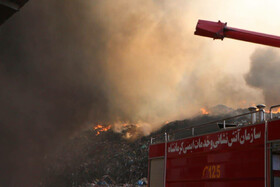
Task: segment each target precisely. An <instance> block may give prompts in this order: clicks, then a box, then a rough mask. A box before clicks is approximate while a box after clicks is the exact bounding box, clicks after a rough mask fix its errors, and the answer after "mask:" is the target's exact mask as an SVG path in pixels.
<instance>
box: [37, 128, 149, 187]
mask: <svg viewBox="0 0 280 187" xmlns="http://www.w3.org/2000/svg"><path fill="white" fill-rule="evenodd" d="M131 128H133V126H131ZM97 130H98V129H97ZM128 131H130V132H133V131H134V129H129V128H128V129H127V130H126V131H123V132H122V133H114V132H113V131H112V129H109V130H107V131H102V132H101V131H96V130H94V129H91V130H87V131H84V132H83V133H81V134H80V135H79V136H77V137H75V138H73V139H71V140H70V141H69V142H68V143H66V144H64V145H63V146H61V147H60V148H59V149H58V150H57V152H56V154H55V155H52V156H49V157H48V158H46V159H47V160H48V163H51V164H49V167H48V168H46V175H47V176H48V177H47V178H46V180H45V181H44V182H42V186H71V185H73V184H74V186H79V185H82V186H85V185H86V184H88V183H97V182H98V181H100V180H101V179H102V177H103V176H104V175H109V176H110V177H111V178H112V179H113V180H114V181H115V182H116V183H117V184H126V183H128V184H135V183H136V182H137V181H138V180H139V179H141V178H144V177H147V166H148V165H147V163H148V144H149V137H142V138H139V139H137V140H135V141H131V140H128V139H125V138H124V137H125V134H126V133H127V132H128ZM97 133H98V134H97Z"/></svg>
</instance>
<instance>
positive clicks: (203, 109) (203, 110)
mask: <svg viewBox="0 0 280 187" xmlns="http://www.w3.org/2000/svg"><path fill="white" fill-rule="evenodd" d="M200 111H201V113H202V114H203V115H208V114H209V111H207V110H206V109H205V108H201V109H200Z"/></svg>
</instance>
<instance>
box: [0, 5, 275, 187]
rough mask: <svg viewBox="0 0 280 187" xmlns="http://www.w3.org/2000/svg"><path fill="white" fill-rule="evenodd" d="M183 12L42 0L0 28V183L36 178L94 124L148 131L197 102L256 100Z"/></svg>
mask: <svg viewBox="0 0 280 187" xmlns="http://www.w3.org/2000/svg"><path fill="white" fill-rule="evenodd" d="M182 5H183V6H182ZM183 7H184V8H183ZM188 16H189V14H188V3H186V2H184V1H176V2H171V1H161V2H157V1H148V0H144V1H141V2H139V1H124V0H120V1H109V0H100V1H98V0H95V1H89V0H76V1H66V0H61V1H54V0H42V1H40V2H39V1H30V2H29V3H28V4H26V6H25V7H24V8H23V9H22V10H21V11H20V12H19V13H18V14H17V15H15V16H14V17H13V18H11V19H10V20H8V21H7V22H6V23H5V24H4V25H3V26H2V27H1V30H0V60H1V64H0V87H1V92H0V103H1V105H0V122H1V123H0V137H1V138H0V145H1V150H2V151H1V155H0V165H1V171H0V186H32V185H34V186H38V184H39V182H40V180H39V181H37V179H38V178H40V175H43V174H42V173H41V170H40V169H39V168H41V167H43V164H44V155H45V154H46V153H48V152H51V151H52V150H53V149H54V148H55V145H57V144H59V143H60V142H62V141H64V140H65V139H67V138H68V137H69V136H71V135H72V134H73V133H75V132H78V131H79V130H80V129H83V128H86V127H89V126H93V125H94V124H98V123H107V124H116V125H117V124H121V123H122V122H125V123H131V124H138V125H139V124H140V125H139V126H140V127H141V128H142V130H143V133H144V134H148V133H150V132H151V131H152V130H154V129H157V128H158V127H159V126H160V125H162V124H164V122H165V121H167V120H168V121H170V120H173V119H179V118H181V119H182V118H186V117H192V116H194V115H195V114H197V112H198V111H199V109H200V108H201V107H202V106H206V107H207V106H208V107H210V106H214V105H216V104H219V103H222V104H225V105H228V106H230V107H240V106H243V105H244V100H245V106H247V105H248V103H252V102H256V99H257V98H258V95H257V94H256V93H254V92H253V91H254V89H252V88H248V87H246V84H245V82H244V80H242V79H240V78H238V77H235V76H233V75H226V74H225V73H224V72H223V71H222V67H220V65H219V64H216V62H215V61H214V60H213V59H212V58H211V55H210V53H208V52H207V51H206V50H205V49H204V47H203V43H201V41H196V38H195V37H194V36H193V29H194V26H195V23H193V22H191V23H188V19H189V17H188ZM190 20H191V19H190ZM200 54H203V55H200ZM270 58H272V61H273V62H274V58H273V57H270ZM273 62H272V63H273ZM257 64H258V63H257ZM258 67H260V65H258V66H256V67H255V68H254V70H255V69H256V68H258ZM274 70H275V69H274ZM267 72H268V71H267ZM265 73H266V72H265ZM270 75H271V74H270ZM275 76H276V75H275ZM251 77H255V74H252V75H251V74H249V75H248V78H247V81H249V82H250V84H252V85H254V86H256V87H260V85H259V84H254V83H253V80H251ZM259 77H260V76H259ZM265 78H267V79H270V76H266V77H265ZM275 81H276V79H275ZM263 83H266V82H265V81H263ZM265 94H266V93H265ZM266 99H268V98H266ZM116 129H117V128H116Z"/></svg>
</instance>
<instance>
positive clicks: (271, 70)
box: [245, 49, 280, 106]
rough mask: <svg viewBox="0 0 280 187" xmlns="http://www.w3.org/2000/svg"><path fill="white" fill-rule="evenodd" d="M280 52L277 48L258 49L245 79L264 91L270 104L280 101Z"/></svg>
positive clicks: (252, 57) (266, 102) (265, 97)
mask: <svg viewBox="0 0 280 187" xmlns="http://www.w3.org/2000/svg"><path fill="white" fill-rule="evenodd" d="M279 64H280V54H279V52H277V51H276V50H275V49H258V50H256V51H255V52H254V53H253V55H252V56H251V68H250V71H249V72H248V74H246V75H245V79H246V82H247V84H248V85H250V86H252V87H255V88H258V89H260V90H261V91H262V92H263V95H264V99H265V104H266V105H268V106H272V105H276V104H279V103H280V98H279V93H280V84H279V81H278V80H279V78H280V75H279V71H280V66H279Z"/></svg>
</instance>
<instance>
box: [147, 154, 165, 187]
mask: <svg viewBox="0 0 280 187" xmlns="http://www.w3.org/2000/svg"><path fill="white" fill-rule="evenodd" d="M149 179H150V181H149V187H162V186H163V185H164V158H156V159H152V160H151V161H150V177H149Z"/></svg>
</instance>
